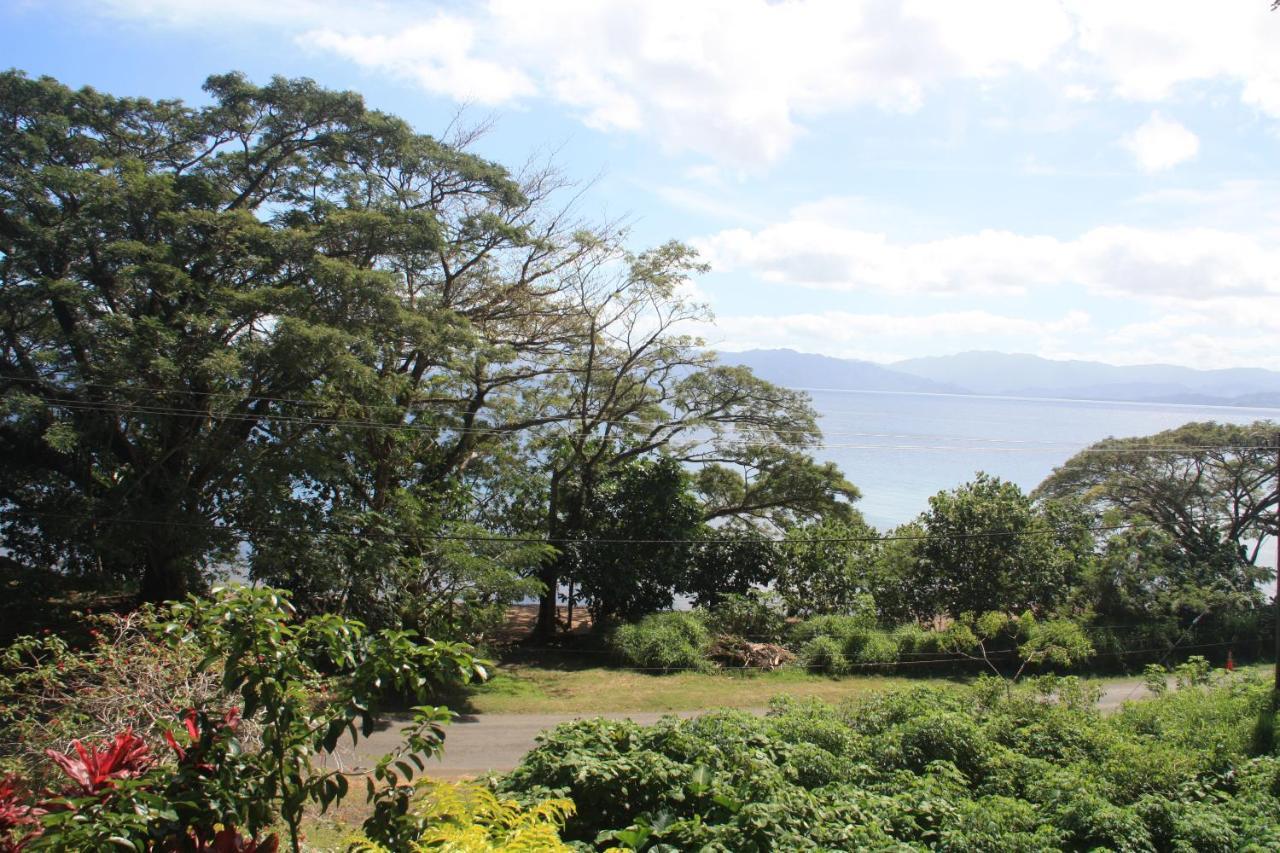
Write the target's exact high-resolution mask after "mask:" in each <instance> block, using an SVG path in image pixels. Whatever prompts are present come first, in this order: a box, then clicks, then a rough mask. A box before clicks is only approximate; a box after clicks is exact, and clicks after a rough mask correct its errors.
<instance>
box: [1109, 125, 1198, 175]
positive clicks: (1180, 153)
mask: <svg viewBox="0 0 1280 853" xmlns="http://www.w3.org/2000/svg"><path fill="white" fill-rule="evenodd" d="M1120 145H1121V146H1122V147H1124V148H1126V149H1128V151H1129V153H1130V154H1132V155H1133V159H1134V161H1135V162H1136V163H1137V164H1138V168H1139V169H1141V170H1142V171H1144V172H1163V171H1164V170H1166V169H1171V168H1173V167H1174V166H1176V165H1178V164H1179V163H1185V162H1186V161H1188V160H1191V159H1193V158H1194V157H1195V156H1196V154H1198V153H1199V152H1200V137H1198V136H1196V135H1195V134H1194V133H1192V132H1191V131H1190V130H1187V128H1186V126H1184V125H1182V124H1181V123H1179V122H1176V121H1173V120H1171V119H1167V118H1165V117H1164V116H1162V115H1160V114H1159V113H1152V114H1151V118H1149V119H1147V120H1146V121H1145V122H1143V123H1142V124H1141V125H1139V126H1138V127H1137V128H1136V129H1135V130H1134V131H1133V132H1132V133H1128V134H1125V136H1124V137H1123V138H1121V140H1120Z"/></svg>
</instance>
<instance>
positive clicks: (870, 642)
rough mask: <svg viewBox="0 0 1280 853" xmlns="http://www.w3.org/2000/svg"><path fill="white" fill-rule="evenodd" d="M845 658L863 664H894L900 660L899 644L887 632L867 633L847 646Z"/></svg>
mask: <svg viewBox="0 0 1280 853" xmlns="http://www.w3.org/2000/svg"><path fill="white" fill-rule="evenodd" d="M844 653H845V657H847V658H849V659H850V660H851V661H854V662H857V663H861V664H884V663H894V662H896V661H897V660H898V643H897V642H896V641H895V640H894V638H893V636H892V635H890V634H888V633H886V632H885V631H867V632H866V633H865V634H863V635H862V636H861V637H859V638H857V639H856V645H855V641H854V640H851V641H850V642H849V643H847V644H846V645H845V650H844Z"/></svg>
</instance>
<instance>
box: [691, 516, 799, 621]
mask: <svg viewBox="0 0 1280 853" xmlns="http://www.w3.org/2000/svg"><path fill="white" fill-rule="evenodd" d="M705 538H706V541H704V542H702V543H700V544H699V545H698V546H697V547H696V548H694V549H693V550H692V554H691V558H690V561H689V563H688V565H687V566H686V571H685V576H684V580H683V582H682V584H683V585H682V588H681V590H680V591H681V592H683V593H685V594H686V595H689V596H690V597H692V599H693V602H694V604H696V605H697V606H698V607H705V608H710V609H718V608H719V607H720V606H721V605H722V604H723V602H724V600H725V599H726V598H728V597H731V596H738V597H741V596H747V595H749V594H751V593H752V591H753V590H759V589H761V588H763V587H767V586H770V585H772V584H773V583H774V582H775V581H776V580H777V578H778V574H779V570H780V567H781V566H782V565H783V555H784V548H783V546H782V545H781V544H779V543H778V542H777V541H775V540H774V539H772V538H771V537H769V536H768V535H767V534H765V533H764V532H762V531H760V530H758V529H757V528H755V527H746V526H744V527H716V528H710V529H707V531H706V534H705Z"/></svg>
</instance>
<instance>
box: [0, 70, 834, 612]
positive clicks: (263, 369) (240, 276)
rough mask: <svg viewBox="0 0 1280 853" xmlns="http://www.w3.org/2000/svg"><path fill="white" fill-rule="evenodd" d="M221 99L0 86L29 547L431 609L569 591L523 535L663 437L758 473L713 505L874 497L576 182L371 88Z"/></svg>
mask: <svg viewBox="0 0 1280 853" xmlns="http://www.w3.org/2000/svg"><path fill="white" fill-rule="evenodd" d="M206 89H207V91H208V93H209V96H210V103H209V104H208V105H207V106H204V107H199V108H196V107H189V106H186V105H184V104H182V103H180V102H152V101H147V100H142V99H130V98H115V97H111V96H108V95H104V94H101V93H98V92H95V91H93V90H90V89H84V90H80V91H73V90H70V89H68V88H66V87H64V86H62V85H60V84H58V83H57V82H56V81H53V80H50V79H41V80H31V79H28V78H27V77H25V76H24V75H22V74H21V73H17V72H11V73H8V74H4V75H0V406H3V410H4V411H3V415H4V417H3V418H0V452H2V453H3V454H4V455H5V457H6V460H7V462H8V463H9V464H7V465H6V466H5V467H4V469H3V470H0V537H2V540H0V546H2V547H3V548H4V549H5V550H6V551H7V553H8V559H11V560H14V561H17V562H19V563H22V564H25V565H37V564H44V565H51V566H55V567H57V568H58V569H60V570H62V571H67V572H72V571H83V572H93V573H98V574H102V575H107V576H110V577H113V578H116V579H120V580H125V581H128V582H136V583H137V584H138V585H139V586H140V589H141V592H142V595H143V597H145V598H149V599H161V598H168V597H174V596H178V595H181V594H182V593H184V592H185V591H187V590H188V589H191V588H193V587H194V586H198V585H199V583H200V582H201V581H202V578H203V576H204V572H203V571H202V570H203V569H208V568H210V567H211V566H213V565H214V564H217V563H219V562H220V561H228V560H243V561H245V562H246V563H247V565H248V567H249V569H250V571H251V572H252V573H253V575H254V576H255V577H258V578H263V579H268V580H270V581H272V582H276V583H282V584H285V585H287V586H290V587H292V588H294V589H295V590H296V591H297V592H298V593H299V595H298V600H299V603H300V604H303V605H304V606H307V607H310V608H311V609H315V610H320V609H325V610H337V611H342V612H348V613H355V614H357V615H361V616H365V617H368V618H372V619H375V620H377V621H386V622H404V621H406V619H412V620H417V621H419V623H420V624H421V622H422V620H426V621H427V622H435V623H438V622H439V621H440V620H441V619H444V620H445V621H447V620H448V619H449V618H450V617H449V615H448V614H449V613H450V612H451V611H452V610H453V608H454V605H455V604H456V603H457V602H458V601H459V600H461V599H465V598H467V597H468V596H471V597H475V596H479V597H482V598H485V599H486V600H489V601H496V600H497V599H499V598H502V597H504V596H506V597H510V596H516V595H519V594H521V593H522V592H526V591H528V590H529V589H530V587H529V586H527V585H521V584H518V583H514V582H513V577H514V574H513V573H514V572H515V571H516V570H517V569H519V570H524V571H528V570H530V569H537V567H539V566H541V571H540V574H541V579H542V580H543V581H544V582H546V585H547V587H548V588H549V590H550V592H549V596H550V598H551V600H552V601H553V602H554V596H555V590H556V587H557V581H558V579H559V577H560V576H561V575H562V573H561V572H559V570H558V569H557V565H558V564H559V563H558V561H557V560H551V561H547V560H546V559H545V555H546V554H547V553H549V551H548V549H547V548H544V547H539V546H537V544H536V543H534V544H533V545H532V547H523V546H517V545H516V544H514V543H511V542H504V541H501V540H502V539H503V537H504V535H505V534H520V537H519V538H523V539H528V538H533V537H531V536H530V535H529V534H530V532H531V531H535V530H536V531H537V534H538V535H539V536H542V537H545V538H547V539H549V540H551V542H552V543H553V544H554V543H557V542H563V541H567V540H570V539H574V538H575V537H577V538H580V532H581V530H583V529H585V528H584V525H585V524H586V515H585V513H586V508H587V507H588V506H589V505H590V504H591V502H592V500H593V499H594V495H595V491H596V486H597V483H599V482H604V481H605V480H607V479H608V478H609V476H611V473H610V472H611V471H613V470H618V471H621V470H622V469H624V468H625V467H626V466H627V465H629V464H631V463H632V462H633V461H635V460H639V459H642V458H647V457H650V456H652V455H653V454H666V455H668V456H670V457H671V458H672V459H674V460H676V461H677V462H679V463H681V464H695V463H698V462H700V461H701V462H713V461H716V460H724V459H732V460H736V461H744V460H745V462H746V463H747V464H748V465H750V466H752V468H753V470H754V471H756V472H757V473H756V474H754V475H752V477H750V478H749V479H750V480H752V482H753V483H756V484H757V485H756V486H754V487H752V488H745V489H743V490H739V491H737V492H733V491H732V490H725V489H724V488H718V489H717V490H713V491H714V492H715V494H716V495H718V497H716V498H715V499H714V500H709V501H708V504H707V507H708V509H706V514H708V515H714V516H717V517H721V516H723V517H730V516H733V515H734V514H735V513H736V514H738V515H743V516H745V515H758V514H761V513H764V514H768V515H769V517H770V518H772V519H773V520H775V521H780V522H784V523H785V521H786V519H787V518H789V517H791V515H789V514H795V513H798V514H800V515H804V514H812V513H814V512H816V511H818V510H819V509H820V508H821V507H822V506H826V505H832V504H833V502H834V504H838V503H839V502H840V500H841V499H842V497H841V496H843V497H845V498H847V497H849V496H852V494H853V492H852V490H851V487H848V485H847V484H846V483H844V481H843V478H842V477H840V476H839V474H838V472H836V471H834V469H829V468H824V467H822V466H816V465H814V464H813V463H812V461H811V460H807V458H805V457H803V455H802V454H800V455H797V454H798V453H799V451H800V450H801V449H802V448H803V447H805V446H806V445H807V444H810V443H812V442H813V441H815V440H816V436H817V431H816V426H815V423H814V416H813V413H812V410H811V409H809V408H808V404H807V400H805V398H804V397H803V395H799V394H796V393H795V392H790V391H785V390H782V389H778V388H775V387H773V386H771V385H768V384H767V383H763V382H761V381H760V380H758V379H756V378H754V377H752V376H751V375H750V373H749V372H747V371H745V370H742V369H738V368H725V367H720V366H718V365H716V364H715V363H714V357H713V356H712V355H711V354H710V353H708V352H706V351H705V350H704V349H702V348H701V347H700V345H699V342H698V341H697V339H696V338H694V337H692V336H690V335H689V334H688V332H687V330H686V328H685V327H686V326H687V325H688V324H689V323H692V322H696V321H700V320H703V319H705V318H706V316H707V315H706V313H705V311H704V310H703V309H702V308H700V307H699V306H696V305H694V304H692V303H690V302H689V301H688V300H686V299H683V298H681V296H680V293H681V289H682V287H683V285H684V283H685V281H686V279H687V277H688V276H689V275H690V274H691V273H693V272H696V271H697V270H698V269H699V266H698V263H697V261H696V258H695V257H694V255H693V253H692V252H691V251H690V250H689V249H687V248H686V247H684V246H681V245H679V244H674V243H673V244H669V245H666V246H663V247H660V248H658V249H656V250H653V251H650V252H643V253H638V254H630V253H628V252H627V251H625V249H624V243H625V240H626V234H625V232H624V231H623V230H621V229H619V228H617V227H614V226H612V225H609V224H604V225H599V226H591V225H589V224H588V223H584V222H582V221H580V220H579V219H577V218H576V217H575V215H574V214H573V206H572V203H563V202H561V201H560V199H562V198H564V197H565V195H566V193H565V192H564V191H565V189H566V188H565V185H564V182H563V181H562V180H561V179H560V178H558V176H557V175H556V173H555V172H554V170H551V169H547V168H529V169H526V170H524V171H522V172H520V173H517V174H511V173H508V172H507V171H506V170H504V169H503V168H501V167H500V166H498V165H496V164H494V163H491V162H489V161H486V160H483V159H481V158H478V157H476V156H473V155H471V154H468V153H467V151H466V144H467V143H468V142H469V141H470V140H469V137H468V135H467V134H462V135H461V136H454V137H451V138H450V139H448V140H441V139H437V138H434V137H431V136H427V135H423V134H419V133H416V132H414V131H413V130H412V129H411V128H410V127H409V126H408V125H406V124H405V123H404V122H402V121H400V120H399V119H396V118H394V117H392V116H388V115H385V114H382V113H378V112H374V111H370V110H367V109H366V108H365V107H364V105H363V103H362V101H361V99H360V98H359V97H358V96H357V95H354V94H352V93H344V92H331V91H326V90H324V89H322V88H320V87H318V86H316V85H315V84H314V83H312V82H310V81H306V80H295V81H290V80H283V79H276V80H273V81H272V82H271V83H270V84H268V85H266V86H255V85H253V84H251V83H249V82H248V81H247V80H245V79H244V78H242V77H240V76H238V75H234V74H233V75H223V76H218V77H212V78H210V79H209V81H208V83H207V84H206ZM569 196H570V200H571V197H572V194H571V193H570V194H569ZM774 444H777V445H782V446H785V447H787V448H790V450H789V451H788V452H787V453H783V454H781V455H779V454H778V453H773V455H772V456H770V454H769V453H766V452H764V451H763V450H761V449H760V448H763V447H768V446H770V445H774ZM766 482H767V488H766V487H763V486H761V485H759V484H763V483H766ZM788 484H791V485H788ZM815 484H816V486H817V487H818V490H819V491H822V490H825V492H822V494H818V495H817V496H816V497H815V490H814V486H815ZM801 487H803V488H801ZM788 490H790V494H791V495H792V499H791V503H790V504H788V499H787V498H786V494H787V492H788ZM801 491H803V492H805V494H804V495H803V496H802V495H800V492H801ZM779 494H782V495H783V497H782V498H779ZM495 540H497V541H495ZM560 559H561V560H563V559H564V554H563V552H561V555H560ZM538 573H539V572H537V571H535V574H538Z"/></svg>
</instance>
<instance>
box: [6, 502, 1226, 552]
mask: <svg viewBox="0 0 1280 853" xmlns="http://www.w3.org/2000/svg"><path fill="white" fill-rule="evenodd" d="M10 514H11V515H12V516H16V517H21V516H23V515H34V516H42V517H45V518H61V519H65V520H71V521H92V522H94V523H95V524H135V525H142V526H159V527H179V528H193V529H198V530H206V531H211V532H226V533H232V534H239V535H241V536H247V535H249V534H254V533H293V534H310V535H314V536H349V537H355V538H359V539H366V540H379V539H382V540H388V541H392V540H399V541H409V542H415V541H436V542H477V543H479V542H488V543H508V544H519V545H529V544H542V545H565V546H569V547H578V546H591V545H735V546H738V547H743V546H748V545H763V544H782V545H809V544H846V545H847V544H858V543H863V544H869V543H880V542H920V541H926V540H928V539H930V538H937V537H936V535H935V536H932V537H931V536H930V535H928V534H918V535H909V534H888V535H883V536H815V537H806V538H803V539H788V538H786V537H769V536H760V537H755V538H751V539H746V538H741V539H739V538H729V537H692V538H689V539H621V538H617V539H615V538H609V537H597V538H589V539H575V538H571V537H532V536H502V535H496V534H493V535H478V534H461V533H457V534H451V533H423V534H412V533H394V532H392V531H360V530H332V529H328V530H326V529H319V530H310V529H306V528H299V527H291V526H288V525H253V526H247V527H242V526H235V525H225V524H216V523H214V524H208V523H203V522H196V521H176V520H172V521H171V520H163V519H144V518H122V517H118V516H117V517H109V516H108V517H103V516H96V515H90V514H87V513H57V512H46V511H43V510H15V511H12V512H11V513H10ZM1197 520H1198V521H1201V522H1213V523H1218V522H1225V521H1230V520H1231V519H1230V518H1229V517H1224V518H1210V517H1204V518H1200V519H1197ZM447 523H454V524H467V523H469V522H462V521H452V522H447ZM1160 527H1161V525H1159V524H1157V523H1156V522H1152V521H1132V522H1125V523H1123V524H1108V525H1087V526H1084V527H1080V528H1076V529H1075V530H1076V531H1089V532H1094V533H1101V532H1114V531H1119V530H1144V529H1159V528H1160ZM1072 532H1075V531H1072ZM1045 535H1053V531H1045V530H994V531H979V532H976V533H949V534H945V535H943V536H942V537H941V538H944V539H947V540H951V541H955V540H964V539H998V538H1018V537H1022V536H1045Z"/></svg>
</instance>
